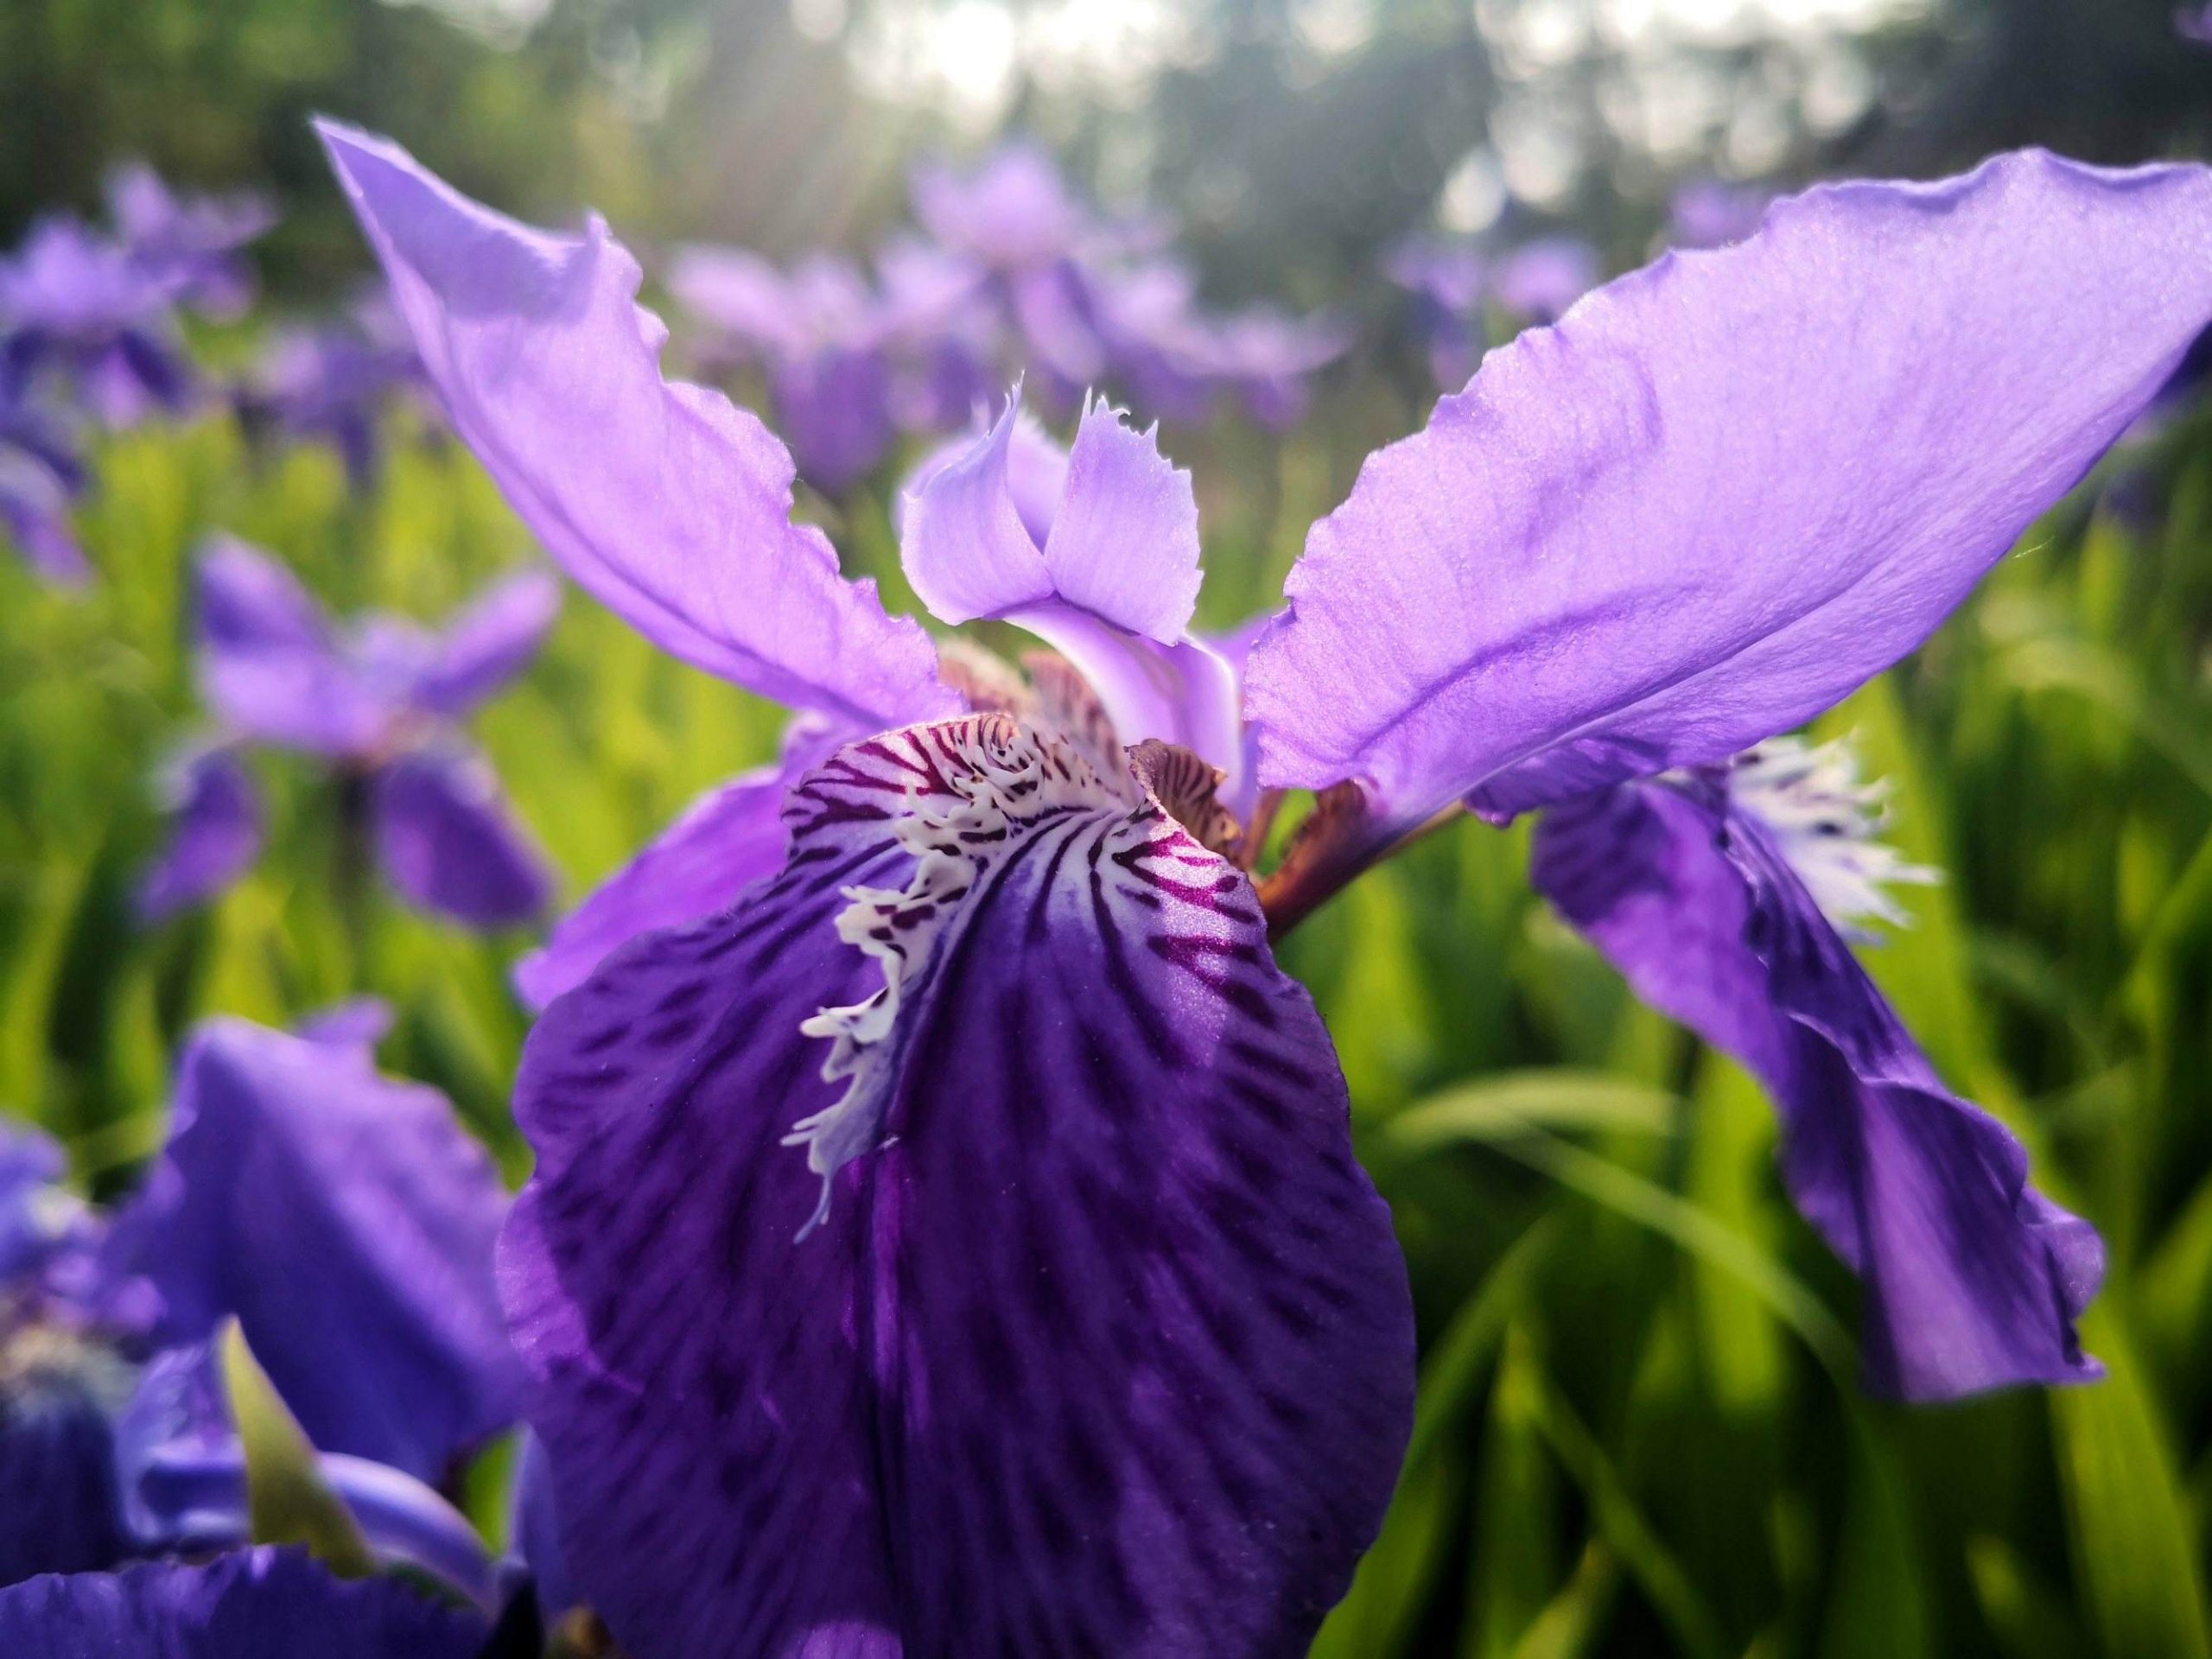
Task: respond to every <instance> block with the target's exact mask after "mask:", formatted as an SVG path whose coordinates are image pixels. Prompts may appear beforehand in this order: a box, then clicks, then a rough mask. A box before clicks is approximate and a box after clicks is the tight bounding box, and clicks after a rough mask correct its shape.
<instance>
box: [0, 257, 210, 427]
mask: <svg viewBox="0 0 2212 1659" xmlns="http://www.w3.org/2000/svg"><path fill="white" fill-rule="evenodd" d="M172 297H173V296H172V292H171V289H170V287H169V284H168V282H167V281H166V280H165V279H164V278H163V277H162V275H161V274H159V273H157V272H156V271H153V270H149V269H147V268H146V267H145V266H144V265H142V264H140V263H139V262H138V261H137V259H135V258H133V257H131V255H130V251H128V250H127V249H125V248H124V247H122V246H120V245H118V244H116V243H113V242H111V241H109V240H107V239H106V238H103V237H101V236H99V235H98V234H97V233H95V232H93V231H92V230H91V229H90V228H89V227H87V226H85V225H83V224H81V223H79V221H77V220H76V219H68V218H61V217H55V218H49V219H41V220H40V221H39V222H38V223H37V224H36V225H35V226H32V227H31V232H30V234H29V237H27V238H25V239H24V241H23V244H22V246H21V247H20V248H18V249H17V250H16V252H15V254H14V256H13V257H10V258H8V259H6V260H4V261H0V383H6V384H9V385H13V386H15V387H16V388H17V389H18V391H29V390H35V389H37V388H40V387H42V386H53V387H55V388H58V389H59V390H60V391H62V392H63V393H65V394H66V395H67V397H70V398H71V399H73V401H75V402H77V403H79V404H82V405H83V406H84V407H85V408H86V409H88V410H91V411H92V414H93V415H94V416H97V417H98V418H99V420H100V421H101V422H102V423H105V424H106V425H109V426H111V427H124V426H130V425H131V424H133V423H137V422H138V421H140V420H143V419H144V418H145V417H146V416H148V415H149V414H151V413H153V412H155V411H156V410H167V411H170V412H174V411H175V410H181V409H182V408H183V407H184V406H185V404H187V403H188V402H189V400H190V398H191V395H192V390H193V381H192V373H191V370H190V367H189V365H188V364H187V363H186V361H185V357H184V351H183V346H182V345H181V342H180V341H179V340H178V339H177V335H176V328H175V320H174V318H173V317H172V315H171V314H170V302H171V299H172Z"/></svg>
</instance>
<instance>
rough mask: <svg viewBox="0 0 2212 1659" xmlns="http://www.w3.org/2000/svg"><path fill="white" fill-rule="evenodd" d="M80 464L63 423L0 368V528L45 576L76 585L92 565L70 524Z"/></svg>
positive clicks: (82, 474) (79, 486) (78, 491)
mask: <svg viewBox="0 0 2212 1659" xmlns="http://www.w3.org/2000/svg"><path fill="white" fill-rule="evenodd" d="M84 487H85V469H84V464H83V462H82V461H80V460H79V458H78V454H77V450H76V446H75V445H74V443H73V442H72V440H71V435H70V434H69V433H68V431H67V428H66V426H65V424H64V423H63V422H62V420H61V419H60V416H57V415H56V414H55V413H54V412H53V411H52V410H48V409H42V408H41V407H38V406H37V405H35V404H32V403H31V402H30V401H29V397H28V396H27V395H26V392H25V389H24V388H23V387H22V385H20V384H19V383H18V381H17V380H16V377H15V376H13V375H11V374H10V373H9V372H7V371H6V369H5V368H4V367H0V532H4V533H5V535H6V537H7V539H8V540H9V541H10V543H13V544H14V545H15V547H16V549H17V550H19V551H20V552H21V553H22V557H23V561H24V563H27V564H28V565H29V566H30V568H31V569H33V570H35V571H36V572H37V573H38V574H39V575H41V576H42V577H44V578H45V579H46V580H47V581H48V582H54V583H57V584H60V585H61V586H64V587H77V586H79V585H81V584H82V583H84V582H86V580H88V579H89V578H90V576H91V575H92V567H91V566H90V565H89V564H88V563H86V558H85V550H84V548H83V547H82V545H81V544H80V543H79V541H78V539H77V532H76V531H75V529H74V527H73V524H72V523H71V514H72V512H73V508H74V506H75V504H76V499H77V498H78V496H79V495H80V494H81V493H83V490H84Z"/></svg>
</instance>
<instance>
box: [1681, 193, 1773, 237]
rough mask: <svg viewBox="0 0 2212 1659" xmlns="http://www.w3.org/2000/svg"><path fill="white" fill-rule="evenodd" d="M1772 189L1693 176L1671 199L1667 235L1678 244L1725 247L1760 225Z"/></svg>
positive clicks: (1770, 197)
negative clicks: (1694, 177)
mask: <svg viewBox="0 0 2212 1659" xmlns="http://www.w3.org/2000/svg"><path fill="white" fill-rule="evenodd" d="M1772 200H1774V195H1773V193H1772V192H1771V191H1768V190H1763V189H1761V188H1759V187H1758V186H1757V185H1750V184H1731V183H1729V182H1728V181H1726V179H1715V178H1700V179H1692V180H1690V181H1688V182H1687V183H1685V184H1683V185H1682V186H1681V187H1680V188H1678V189H1676V190H1675V194H1674V195H1673V196H1672V197H1671V198H1669V200H1668V203H1667V224H1668V235H1667V239H1668V240H1669V242H1671V243H1672V244H1673V245H1675V246H1676V247H1678V248H1722V247H1726V246H1727V245H1728V244H1730V243H1731V242H1741V241H1742V240H1743V239H1744V238H1745V237H1747V236H1749V235H1750V234H1751V232H1753V231H1756V230H1757V229H1758V227H1759V220H1760V219H1763V218H1764V217H1765V214H1766V208H1767V204H1768V203H1769V202H1770V201H1772Z"/></svg>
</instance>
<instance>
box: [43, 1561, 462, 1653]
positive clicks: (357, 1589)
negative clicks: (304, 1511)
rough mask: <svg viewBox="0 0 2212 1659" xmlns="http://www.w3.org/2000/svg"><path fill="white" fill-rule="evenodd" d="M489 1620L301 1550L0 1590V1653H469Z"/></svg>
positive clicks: (61, 1577) (50, 1579)
mask: <svg viewBox="0 0 2212 1659" xmlns="http://www.w3.org/2000/svg"><path fill="white" fill-rule="evenodd" d="M485 1630H486V1626H485V1623H484V1620H483V1619H482V1618H480V1617H479V1616H477V1615H474V1614H471V1613H462V1612H456V1611H453V1610H451V1609H448V1608H445V1607H441V1606H439V1605H436V1604H435V1603H433V1602H431V1601H429V1600H428V1599H425V1598H424V1597H423V1595H422V1594H421V1593H420V1592H417V1591H416V1590H414V1589H412V1588H411V1587H410V1586H406V1585H404V1584H401V1583H398V1582H397V1581H395V1580H388V1579H375V1580H365V1581H363V1582H359V1583H344V1582H341V1581H340V1580H336V1579H334V1578H332V1577H331V1576H330V1575H329V1573H327V1572H325V1571H324V1570H323V1569H322V1568H321V1567H319V1566H317V1565H316V1564H315V1562H313V1561H311V1560H308V1558H307V1557H306V1556H305V1555H302V1554H298V1553H297V1552H296V1551H291V1550H279V1549H252V1550H243V1551H240V1552H238V1553H237V1554H230V1555H223V1556H219V1557H218V1558H216V1559H215V1560H213V1561H211V1562H209V1563H207V1565H206V1566H200V1567H187V1566H180V1565H175V1564H171V1563H167V1562H162V1563H155V1562H148V1563H145V1564H143V1565H141V1566H137V1567H126V1568H124V1570H123V1571H122V1572H120V1573H70V1574H57V1575H49V1576H47V1577H44V1578H38V1579H33V1580H29V1582H27V1583H24V1584H20V1585H16V1586H14V1587H12V1588H10V1589H8V1590H4V1591H0V1653H10V1654H18V1653H19V1654H27V1655H28V1654H47V1655H53V1656H55V1659H63V1656H66V1659H299V1656H300V1655H302V1654H313V1655H315V1659H474V1655H475V1653H476V1651H477V1649H478V1648H479V1647H480V1645H481V1644H482V1643H483V1640H484V1637H485Z"/></svg>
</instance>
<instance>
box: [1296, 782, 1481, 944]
mask: <svg viewBox="0 0 2212 1659" xmlns="http://www.w3.org/2000/svg"><path fill="white" fill-rule="evenodd" d="M1465 816H1466V809H1465V807H1463V806H1461V805H1460V804H1459V803H1458V802H1457V801H1454V802H1453V803H1452V804H1451V805H1449V806H1447V807H1445V808H1444V809H1443V810H1440V811H1438V812H1435V813H1433V814H1431V815H1430V816H1429V817H1426V818H1424V819H1422V820H1421V822H1420V823H1415V824H1414V825H1412V826H1410V827H1408V828H1399V827H1397V826H1394V825H1390V824H1387V823H1378V822H1377V821H1376V817H1375V815H1374V814H1373V813H1372V812H1371V811H1370V810H1369V809H1368V804H1367V798H1366V796H1365V795H1363V794H1362V793H1361V792H1360V788H1359V785H1357V784H1351V783H1344V784H1337V785H1332V786H1331V787H1330V788H1328V789H1325V790H1324V791H1321V795H1320V798H1319V800H1317V801H1316V802H1315V804H1314V807H1313V816H1312V817H1308V818H1307V819H1306V822H1305V823H1301V824H1300V825H1299V826H1298V833H1297V834H1296V835H1295V836H1293V837H1292V838H1291V843H1290V849H1289V851H1288V852H1287V853H1285V854H1284V855H1283V861H1282V862H1281V865H1279V866H1278V867H1276V868H1275V869H1274V871H1272V872H1271V873H1270V874H1268V875H1266V876H1263V877H1262V878H1261V880H1259V882H1258V883H1257V887H1258V890H1259V894H1260V908H1261V910H1262V912H1265V914H1266V916H1267V918H1268V939H1269V941H1270V942H1277V941H1280V940H1281V938H1283V937H1284V936H1285V935H1286V934H1287V933H1288V932H1289V931H1290V930H1291V929H1293V928H1294V927H1296V926H1297V925H1299V923H1300V922H1302V921H1304V920H1305V919H1306V918H1307V917H1308V916H1310V915H1312V914H1313V912H1315V911H1317V910H1319V908H1320V907H1321V906H1323V905H1325V904H1326V903H1327V902H1328V901H1329V900H1330V899H1333V898H1335V897H1336V896H1337V894H1338V893H1341V892H1342V891H1343V890H1344V888H1346V887H1350V886H1351V883H1352V882H1353V881H1354V880H1357V878H1358V877H1359V876H1360V875H1361V874H1363V873H1364V872H1366V871H1368V870H1370V869H1372V868H1374V867H1375V866H1376V865H1377V864H1380V863H1381V862H1382V861H1383V860H1384V859H1386V858H1389V857H1390V856H1392V855H1394V854H1395V853H1397V852H1398V851H1399V850H1401V849H1403V848H1407V847H1410V846H1412V845H1413V843H1414V842H1416V841H1419V840H1420V839H1421V837H1422V836H1427V835H1431V834H1433V833H1434V832H1435V831H1437V830H1439V829H1442V828H1443V827H1444V826H1445V825H1446V824H1447V823H1458V822H1459V820H1460V819H1461V818H1463V817H1465Z"/></svg>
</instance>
